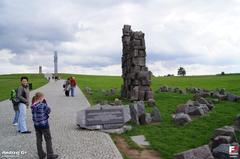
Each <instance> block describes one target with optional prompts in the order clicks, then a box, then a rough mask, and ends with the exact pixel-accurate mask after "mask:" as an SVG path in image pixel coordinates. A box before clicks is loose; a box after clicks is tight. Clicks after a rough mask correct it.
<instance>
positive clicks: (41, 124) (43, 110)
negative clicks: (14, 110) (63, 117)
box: [31, 92, 58, 159]
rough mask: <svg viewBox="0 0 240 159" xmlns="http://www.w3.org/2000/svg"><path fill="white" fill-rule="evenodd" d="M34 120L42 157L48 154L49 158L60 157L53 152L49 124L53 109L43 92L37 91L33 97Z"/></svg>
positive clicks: (38, 149)
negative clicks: (45, 150) (44, 144)
mask: <svg viewBox="0 0 240 159" xmlns="http://www.w3.org/2000/svg"><path fill="white" fill-rule="evenodd" d="M31 109H32V120H33V122H34V127H35V131H36V138H37V140H36V141H37V151H38V156H39V158H40V159H43V158H45V157H46V156H47V158H48V159H55V158H58V155H57V154H53V149H52V137H51V133H50V128H49V124H48V118H49V114H50V112H51V109H50V108H49V107H48V105H47V102H46V100H45V99H44V95H43V93H41V92H37V93H36V94H35V96H34V97H33V98H32V106H31ZM42 136H44V139H45V142H46V148H47V154H46V153H45V152H44V151H43V147H42Z"/></svg>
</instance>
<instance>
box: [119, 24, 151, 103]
mask: <svg viewBox="0 0 240 159" xmlns="http://www.w3.org/2000/svg"><path fill="white" fill-rule="evenodd" d="M122 31H123V36H122V43H123V54H122V78H123V85H122V90H121V96H122V97H124V98H128V99H130V100H132V101H138V100H143V101H146V100H149V99H153V93H152V90H151V88H150V84H151V76H152V73H151V72H150V71H148V68H147V67H146V47H145V40H144V33H143V32H141V31H139V32H137V31H132V30H131V26H130V25H124V27H123V29H122Z"/></svg>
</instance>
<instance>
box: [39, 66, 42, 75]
mask: <svg viewBox="0 0 240 159" xmlns="http://www.w3.org/2000/svg"><path fill="white" fill-rule="evenodd" d="M39 74H42V66H39Z"/></svg>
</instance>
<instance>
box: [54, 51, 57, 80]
mask: <svg viewBox="0 0 240 159" xmlns="http://www.w3.org/2000/svg"><path fill="white" fill-rule="evenodd" d="M54 77H55V78H58V53H57V51H54Z"/></svg>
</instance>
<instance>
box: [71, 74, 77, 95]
mask: <svg viewBox="0 0 240 159" xmlns="http://www.w3.org/2000/svg"><path fill="white" fill-rule="evenodd" d="M70 85H71V88H70V92H71V96H72V97H74V96H75V88H76V85H77V82H76V79H75V77H71V79H70Z"/></svg>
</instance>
